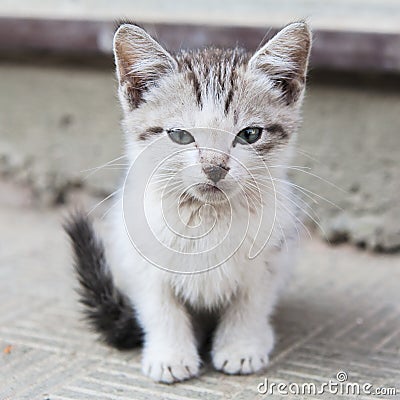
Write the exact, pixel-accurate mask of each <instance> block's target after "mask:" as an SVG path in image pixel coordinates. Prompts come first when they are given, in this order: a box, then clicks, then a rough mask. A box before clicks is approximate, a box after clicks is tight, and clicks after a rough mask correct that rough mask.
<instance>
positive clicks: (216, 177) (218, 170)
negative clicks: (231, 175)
mask: <svg viewBox="0 0 400 400" xmlns="http://www.w3.org/2000/svg"><path fill="white" fill-rule="evenodd" d="M229 169H230V168H229V167H226V166H225V165H223V164H219V165H207V166H205V167H203V171H204V173H205V174H206V175H207V177H208V178H209V179H211V180H212V181H213V182H214V183H217V182H219V181H220V180H221V179H224V178H225V176H226V174H227V173H228V172H229Z"/></svg>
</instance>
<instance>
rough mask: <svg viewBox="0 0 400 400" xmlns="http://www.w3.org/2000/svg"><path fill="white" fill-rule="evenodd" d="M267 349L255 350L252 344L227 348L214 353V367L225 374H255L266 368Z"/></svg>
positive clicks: (267, 359)
mask: <svg viewBox="0 0 400 400" xmlns="http://www.w3.org/2000/svg"><path fill="white" fill-rule="evenodd" d="M268 353H269V352H268V351H266V350H265V349H261V348H260V349H257V348H254V346H252V345H251V344H248V345H241V346H226V347H224V348H222V349H219V350H217V351H215V352H213V357H212V361H213V365H214V368H215V369H216V370H218V371H221V372H224V373H225V374H230V375H237V374H243V375H244V374H253V373H255V372H259V371H261V370H263V369H264V368H266V366H267V365H268V361H269V357H268Z"/></svg>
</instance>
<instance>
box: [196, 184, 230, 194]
mask: <svg viewBox="0 0 400 400" xmlns="http://www.w3.org/2000/svg"><path fill="white" fill-rule="evenodd" d="M196 189H197V190H198V191H199V192H200V193H204V194H215V193H217V194H222V195H223V194H224V193H223V191H222V190H221V189H220V188H219V187H217V186H215V185H211V184H209V183H199V184H198V185H196Z"/></svg>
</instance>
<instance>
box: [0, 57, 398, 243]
mask: <svg viewBox="0 0 400 400" xmlns="http://www.w3.org/2000/svg"><path fill="white" fill-rule="evenodd" d="M110 64H111V63H110ZM360 79H361V83H359V82H358V83H357V81H358V80H360ZM371 81H372V82H371ZM398 86H399V78H398V77H394V76H393V77H392V78H390V79H389V80H388V79H386V80H383V79H377V78H373V77H367V78H360V77H354V76H353V77H351V79H350V80H347V81H346V80H344V78H343V77H342V76H341V75H335V76H334V77H330V76H329V75H328V76H325V77H324V78H320V77H318V76H313V75H312V76H311V79H310V84H309V90H308V92H307V96H306V100H305V106H304V124H303V127H302V129H301V132H300V135H299V150H298V153H297V159H296V160H295V161H294V163H293V165H295V166H296V165H302V166H307V167H309V168H311V169H310V170H309V171H308V173H306V172H299V170H293V171H292V172H293V173H294V177H295V181H296V183H298V184H299V185H301V186H303V187H305V188H306V189H307V190H310V191H312V192H315V193H316V194H317V195H312V196H313V197H314V199H315V200H316V201H317V202H312V208H313V209H314V210H315V212H316V215H317V217H314V219H315V220H317V219H318V218H319V219H320V222H319V225H320V228H318V231H319V232H320V234H321V235H322V236H323V237H325V238H327V239H328V240H331V241H342V240H348V241H350V242H351V243H354V244H357V245H360V246H364V247H367V248H369V249H377V250H385V251H393V250H396V249H397V250H398V249H399V248H400V227H399V226H400V225H399V223H398V221H399V220H400V203H399V201H398V198H399V194H400V180H399V179H398V171H399V166H400V136H399V134H398V131H399V125H400V120H399V118H400V117H399V110H400V92H399V91H398V90H396V87H398ZM0 87H1V88H2V90H1V92H0V175H3V176H6V177H8V178H9V179H10V180H12V181H15V182H19V183H20V184H22V185H28V186H29V187H30V188H31V189H32V190H33V193H34V195H35V196H36V199H38V200H39V202H41V203H45V204H51V203H53V202H54V201H60V200H63V199H66V198H67V197H68V192H69V190H70V188H71V187H73V186H76V185H84V186H85V187H87V188H88V189H90V190H91V191H92V192H93V193H97V194H98V193H101V194H103V193H110V192H112V191H113V190H114V188H115V185H116V181H117V177H118V175H119V173H120V172H121V171H120V169H119V168H120V167H118V166H114V167H107V168H103V169H100V170H99V171H97V172H95V171H86V170H88V169H91V168H95V167H98V166H100V165H102V164H104V163H107V162H108V161H110V160H112V159H114V158H116V157H118V156H120V155H121V154H122V135H121V131H120V128H119V118H120V111H119V106H118V104H117V98H116V85H115V78H114V75H113V72H112V70H111V65H110V68H109V69H107V68H78V67H72V66H70V67H68V66H67V65H63V64H46V63H45V64H43V65H36V66H35V65H30V64H24V63H19V64H15V63H14V64H13V63H6V62H3V63H1V64H0ZM88 175H89V176H88ZM316 175H317V176H318V177H316ZM327 181H328V182H330V183H327ZM307 193H308V194H310V193H309V192H307ZM319 196H322V197H323V198H325V199H327V200H322V198H321V197H319ZM306 200H307V201H310V202H311V199H309V198H307V197H306ZM331 203H334V204H335V205H336V206H337V207H335V206H333V205H332V204H331Z"/></svg>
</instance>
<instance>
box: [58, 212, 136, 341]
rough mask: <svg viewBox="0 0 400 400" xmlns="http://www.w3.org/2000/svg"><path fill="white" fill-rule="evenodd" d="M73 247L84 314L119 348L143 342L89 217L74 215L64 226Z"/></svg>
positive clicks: (129, 305)
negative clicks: (115, 283)
mask: <svg viewBox="0 0 400 400" xmlns="http://www.w3.org/2000/svg"><path fill="white" fill-rule="evenodd" d="M64 229H65V231H66V232H67V234H68V235H69V237H70V239H71V243H72V247H73V250H74V268H75V272H76V274H77V277H78V280H79V283H80V288H79V289H78V293H79V295H80V302H81V303H82V304H83V305H84V306H85V316H86V318H87V320H88V321H89V323H90V325H91V327H92V328H94V330H95V331H97V332H98V333H100V336H101V339H102V340H103V341H104V342H105V343H107V344H109V345H111V346H114V347H116V348H118V349H129V348H133V347H136V346H138V345H140V344H141V342H142V337H143V332H142V329H141V327H140V325H139V324H138V322H137V319H136V318H135V311H134V309H133V308H132V306H131V304H130V301H129V299H128V298H127V297H126V296H125V295H124V294H123V293H121V292H120V291H119V290H118V289H117V288H116V287H115V285H114V282H113V278H112V275H111V272H110V269H109V267H108V265H107V262H106V258H105V252H104V246H103V244H102V242H101V241H100V240H99V239H98V238H97V237H96V235H95V233H94V230H93V227H92V224H91V222H90V221H89V219H88V218H87V217H86V216H85V215H83V214H80V213H77V214H74V215H73V216H71V217H70V218H69V220H68V221H67V223H66V224H65V225H64Z"/></svg>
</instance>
